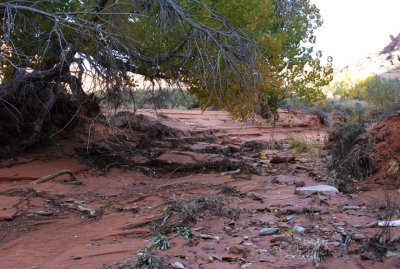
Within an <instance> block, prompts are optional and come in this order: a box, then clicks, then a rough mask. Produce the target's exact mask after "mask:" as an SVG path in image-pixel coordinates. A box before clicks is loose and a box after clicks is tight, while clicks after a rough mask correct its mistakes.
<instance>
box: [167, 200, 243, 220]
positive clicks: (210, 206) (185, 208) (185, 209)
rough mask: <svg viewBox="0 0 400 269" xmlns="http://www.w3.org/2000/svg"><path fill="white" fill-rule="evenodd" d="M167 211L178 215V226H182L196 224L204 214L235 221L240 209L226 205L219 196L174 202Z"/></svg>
mask: <svg viewBox="0 0 400 269" xmlns="http://www.w3.org/2000/svg"><path fill="white" fill-rule="evenodd" d="M169 211H170V212H171V211H175V212H177V213H178V214H179V224H182V225H186V224H188V223H195V222H197V220H198V218H199V217H200V216H201V215H202V214H203V213H204V212H208V213H209V214H211V215H215V216H224V217H228V218H231V219H237V218H238V217H239V216H240V213H241V210H240V208H237V207H234V206H231V205H229V204H227V202H226V201H225V198H224V195H221V194H220V195H211V196H206V197H199V198H195V199H192V200H189V201H175V202H173V203H172V204H171V205H170V207H169Z"/></svg>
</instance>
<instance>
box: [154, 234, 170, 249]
mask: <svg viewBox="0 0 400 269" xmlns="http://www.w3.org/2000/svg"><path fill="white" fill-rule="evenodd" d="M150 247H151V248H153V249H157V250H162V251H164V250H167V249H169V248H170V247H171V243H170V242H169V239H168V237H166V236H164V235H159V236H156V237H155V238H154V239H153V242H152V243H151V246H150Z"/></svg>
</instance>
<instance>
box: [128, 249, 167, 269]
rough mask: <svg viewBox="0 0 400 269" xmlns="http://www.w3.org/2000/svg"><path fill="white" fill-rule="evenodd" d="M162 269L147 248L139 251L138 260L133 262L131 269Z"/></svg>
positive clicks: (159, 262)
mask: <svg viewBox="0 0 400 269" xmlns="http://www.w3.org/2000/svg"><path fill="white" fill-rule="evenodd" d="M139 268H145V269H161V268H162V264H161V261H160V259H159V258H158V257H156V256H154V255H153V254H152V253H151V252H150V251H149V250H148V249H147V248H144V249H142V250H139V251H138V255H137V258H136V259H134V260H133V261H132V264H131V269H139Z"/></svg>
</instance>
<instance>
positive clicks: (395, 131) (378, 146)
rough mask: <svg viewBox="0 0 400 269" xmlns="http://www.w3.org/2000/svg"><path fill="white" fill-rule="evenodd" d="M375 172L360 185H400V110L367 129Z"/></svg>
mask: <svg viewBox="0 0 400 269" xmlns="http://www.w3.org/2000/svg"><path fill="white" fill-rule="evenodd" d="M366 135H367V136H368V141H369V143H372V144H373V146H372V149H371V150H370V156H371V158H372V159H373V160H374V163H375V167H374V168H375V169H374V173H373V174H372V175H371V176H369V177H368V178H367V179H366V180H365V181H362V182H360V184H359V185H364V184H368V185H380V186H396V187H398V186H400V170H399V164H400V111H398V112H397V113H396V114H395V115H393V116H391V117H389V118H387V119H385V120H383V121H381V122H378V123H375V124H372V125H371V126H369V127H368V128H367V129H366Z"/></svg>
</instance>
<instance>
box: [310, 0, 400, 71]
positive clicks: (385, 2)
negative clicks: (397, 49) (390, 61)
mask: <svg viewBox="0 0 400 269" xmlns="http://www.w3.org/2000/svg"><path fill="white" fill-rule="evenodd" d="M311 2H313V3H315V4H316V5H317V7H318V8H319V9H320V11H321V15H322V18H323V19H324V25H323V26H322V27H321V28H320V29H318V30H317V32H316V35H317V44H316V48H317V50H320V49H321V50H322V52H323V55H324V56H329V55H330V56H332V57H333V60H334V62H333V63H334V66H336V67H342V66H344V65H346V64H349V63H352V62H354V61H355V60H357V59H359V58H362V57H365V56H367V55H368V54H369V53H370V52H378V51H380V50H381V49H382V48H383V47H384V46H386V45H387V44H388V43H389V42H390V38H389V35H390V34H392V35H394V36H397V34H398V33H400V0H311Z"/></svg>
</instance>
